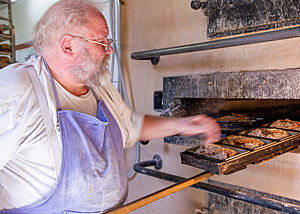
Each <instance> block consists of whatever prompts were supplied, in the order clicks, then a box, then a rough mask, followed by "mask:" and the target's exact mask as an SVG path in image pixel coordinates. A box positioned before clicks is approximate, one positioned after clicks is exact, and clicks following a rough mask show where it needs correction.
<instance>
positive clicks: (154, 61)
mask: <svg viewBox="0 0 300 214" xmlns="http://www.w3.org/2000/svg"><path fill="white" fill-rule="evenodd" d="M150 60H151V63H152V64H153V65H157V64H158V63H159V60H160V57H159V56H155V57H153V58H151V59H150Z"/></svg>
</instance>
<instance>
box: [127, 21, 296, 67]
mask: <svg viewBox="0 0 300 214" xmlns="http://www.w3.org/2000/svg"><path fill="white" fill-rule="evenodd" d="M299 36H300V27H292V28H287V29H282V30H274V31H268V32H264V33H257V34H251V35H245V36H240V37H233V38H229V39H220V40H214V41H209V42H203V43H195V44H189V45H182V46H175V47H169V48H161V49H153V50H147V51H141V52H134V53H132V54H131V58H132V59H134V60H151V61H152V63H154V62H153V61H155V62H156V64H157V63H158V61H159V59H158V58H159V57H160V56H163V55H172V54H180V53H188V52H196V51H204V50H212V49H218V48H227V47H234V46H241V45H249V44H255V43H261V42H270V41H276V40H282V39H290V38H295V37H299ZM154 59H155V60H154Z"/></svg>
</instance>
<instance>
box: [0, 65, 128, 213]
mask: <svg viewBox="0 0 300 214" xmlns="http://www.w3.org/2000/svg"><path fill="white" fill-rule="evenodd" d="M45 66H46V68H47V70H48V73H49V77H50V80H51V84H52V88H53V92H54V96H55V100H56V105H57V109H58V110H57V117H58V123H59V129H60V132H61V141H62V163H61V169H60V173H59V177H58V181H57V184H56V187H55V188H54V189H53V190H52V192H51V193H49V195H48V196H46V197H45V198H43V199H42V200H41V201H37V202H35V203H34V204H31V205H28V206H24V207H21V208H15V209H10V210H2V211H0V213H3V214H27V213H28V214H29V213H30V214H35V213H36V214H44V213H45V214H46V213H47V214H49V213H51V214H62V213H99V212H106V211H108V210H111V209H114V208H116V207H118V206H120V205H121V204H122V203H123V202H124V201H125V199H126V196H127V174H126V167H125V159H124V150H123V142H122V135H121V131H120V129H119V126H118V124H117V123H116V121H115V119H114V118H113V116H112V115H111V113H110V112H109V110H108V109H107V107H106V106H105V104H104V102H103V101H100V100H99V99H98V97H97V95H96V94H95V92H94V91H93V90H92V89H91V90H92V92H93V95H94V97H95V98H96V100H97V103H98V104H97V105H98V106H97V107H98V109H97V116H96V117H93V116H90V115H87V114H83V113H80V112H74V111H70V110H62V109H61V106H60V102H59V99H58V95H57V91H56V88H55V85H54V81H53V78H52V77H51V74H50V72H49V69H48V67H47V64H46V63H45ZM34 73H35V75H36V72H35V71H34ZM36 76H37V75H36ZM48 111H49V110H48ZM20 194H22V193H20Z"/></svg>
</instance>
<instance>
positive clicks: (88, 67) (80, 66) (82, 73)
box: [71, 41, 110, 86]
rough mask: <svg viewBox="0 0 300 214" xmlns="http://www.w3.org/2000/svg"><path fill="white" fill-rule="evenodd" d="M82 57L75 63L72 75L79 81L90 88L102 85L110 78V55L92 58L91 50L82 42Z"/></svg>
mask: <svg viewBox="0 0 300 214" xmlns="http://www.w3.org/2000/svg"><path fill="white" fill-rule="evenodd" d="M81 43H82V45H81V48H80V49H81V50H82V51H81V55H80V57H78V58H77V59H76V60H75V61H74V65H73V66H72V70H71V71H72V73H73V75H74V76H75V77H76V78H77V80H78V81H79V82H80V83H82V84H84V85H89V86H94V85H100V84H101V83H102V84H103V83H104V82H105V81H107V79H108V78H110V72H109V70H108V61H109V58H110V55H105V56H104V58H102V57H101V58H100V57H98V58H96V57H95V56H92V54H91V52H90V51H89V49H88V48H87V47H86V46H85V42H84V41H81Z"/></svg>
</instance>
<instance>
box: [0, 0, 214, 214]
mask: <svg viewBox="0 0 300 214" xmlns="http://www.w3.org/2000/svg"><path fill="white" fill-rule="evenodd" d="M108 34H109V31H108V27H107V24H106V21H105V19H104V17H103V15H102V14H101V12H99V10H98V9H97V8H96V7H95V6H94V5H93V4H92V3H91V2H87V1H82V0H62V1H59V2H57V3H56V4H54V5H53V6H52V7H51V8H50V9H49V10H48V11H47V12H46V13H45V14H44V16H43V17H42V18H41V20H40V21H39V22H38V23H37V24H36V26H35V29H34V33H33V41H34V47H35V50H36V52H37V54H39V56H35V57H32V58H31V59H29V61H27V62H26V63H24V64H13V65H10V66H8V67H6V68H5V69H3V70H2V71H1V72H0V96H1V106H0V111H1V113H0V119H1V125H0V146H1V150H0V178H1V179H0V190H1V191H0V210H1V211H0V213H14V214H19V213H20V214H21V213H22V214H24V213H38V214H43V213H86V212H100V211H107V210H110V209H113V208H115V207H117V206H120V204H122V203H123V202H124V200H125V198H126V195H127V176H126V171H125V169H126V167H125V165H124V162H125V161H124V152H123V149H124V148H125V147H130V146H131V145H133V144H134V142H136V141H137V140H146V139H153V138H159V137H163V136H169V135H174V134H181V135H195V134H205V136H206V141H207V142H212V141H214V140H217V139H218V138H219V135H220V129H219V126H218V125H217V123H216V122H215V121H214V120H213V119H211V118H209V117H207V116H205V115H199V116H194V117H189V118H159V117H154V116H148V115H145V116H144V115H140V114H138V113H136V112H134V111H132V110H131V109H130V108H128V107H127V106H126V105H125V104H124V103H123V101H122V99H121V97H120V95H119V94H118V92H117V91H116V89H115V88H114V87H113V85H112V84H111V82H110V74H109V71H108V70H107V68H106V64H107V63H106V62H107V56H109V55H110V54H111V53H112V52H113V50H112V47H111V46H110V43H111V40H109V39H108V38H107V36H108Z"/></svg>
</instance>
